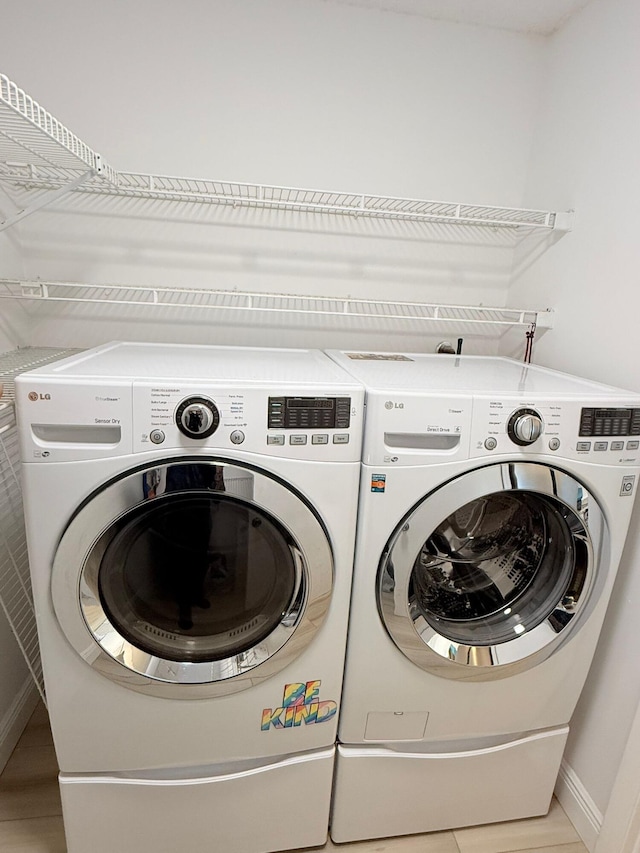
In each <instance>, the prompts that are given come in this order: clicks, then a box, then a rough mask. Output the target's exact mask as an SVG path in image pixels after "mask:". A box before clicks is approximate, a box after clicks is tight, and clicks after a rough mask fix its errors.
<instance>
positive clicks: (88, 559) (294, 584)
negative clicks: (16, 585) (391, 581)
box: [52, 459, 333, 697]
mask: <svg viewBox="0 0 640 853" xmlns="http://www.w3.org/2000/svg"><path fill="white" fill-rule="evenodd" d="M332 585H333V557H332V551H331V546H330V543H329V540H328V538H327V534H326V532H325V529H324V527H323V525H322V523H321V522H320V520H319V519H318V517H317V516H316V514H315V512H314V511H313V510H312V509H311V507H310V506H309V505H308V504H307V503H306V502H305V500H304V499H303V498H302V497H301V496H300V495H299V494H297V493H296V492H295V491H293V489H291V488H290V487H288V486H287V485H286V484H284V483H283V482H281V481H279V480H277V479H276V478H274V477H272V476H271V475H269V474H267V473H265V472H262V471H259V470H256V469H254V468H251V467H249V466H245V465H243V464H240V463H236V462H233V463H231V462H226V461H224V460H218V459H207V460H202V459H198V460H192V461H185V460H181V461H179V462H176V461H171V462H166V463H165V464H156V465H154V466H153V467H145V468H141V469H138V470H135V471H132V472H129V473H127V474H126V476H123V477H121V478H119V479H117V480H115V481H113V482H111V483H110V484H107V485H106V486H105V487H104V488H103V489H101V490H100V491H98V492H97V493H95V494H94V495H93V496H92V497H91V498H90V499H89V500H87V501H86V502H85V503H84V505H83V506H82V507H81V508H80V509H79V510H78V512H77V513H76V515H75V516H74V517H73V519H72V520H71V522H70V524H69V525H68V527H67V529H66V530H65V532H64V535H63V536H62V539H61V541H60V544H59V547H58V550H57V552H56V557H55V561H54V565H53V574H52V594H53V603H54V607H55V611H56V615H57V617H58V620H59V622H60V625H61V627H62V630H63V631H64V633H65V635H66V636H67V638H68V639H69V641H70V643H71V644H72V645H73V647H74V648H75V649H76V651H77V652H78V653H79V654H80V655H82V657H83V658H84V659H85V660H87V661H88V662H89V663H90V664H91V665H92V666H94V667H95V668H96V669H98V670H99V671H100V672H102V673H103V674H104V675H106V676H107V677H108V678H110V679H112V680H114V681H117V682H119V683H121V684H123V685H124V686H126V687H129V688H131V689H133V690H139V691H141V692H145V693H152V694H155V695H161V696H175V697H184V696H185V694H189V695H192V694H193V693H194V692H196V693H197V694H199V695H204V696H213V695H218V694H223V693H230V692H235V691H238V690H243V689H245V688H248V687H250V686H251V685H252V684H254V683H256V681H257V680H259V679H263V678H267V677H269V676H271V675H273V673H275V672H278V671H279V670H281V669H282V668H283V667H285V666H286V665H287V664H288V663H289V662H290V661H291V660H293V658H295V657H296V656H297V655H299V654H300V652H301V651H302V650H303V649H304V648H306V647H307V646H308V645H309V643H311V642H312V641H313V637H314V634H315V632H316V631H317V630H318V628H319V626H320V624H321V623H322V620H323V618H324V615H325V613H326V611H327V609H328V606H329V601H330V597H331V591H332Z"/></svg>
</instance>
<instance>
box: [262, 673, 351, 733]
mask: <svg viewBox="0 0 640 853" xmlns="http://www.w3.org/2000/svg"><path fill="white" fill-rule="evenodd" d="M321 683H322V682H320V681H307V682H296V683H294V684H285V686H284V692H283V694H282V705H281V706H280V707H279V708H265V709H264V710H263V712H262V725H261V726H260V728H261V729H262V731H263V732H268V731H269V729H270V728H271V726H273V728H274V729H291V728H293V727H294V726H301V725H302V723H304V724H305V725H306V726H308V725H310V724H312V723H326V722H327V720H330V719H331V718H332V717H333V716H335V713H336V711H337V710H338V703H337V702H334V701H333V700H332V699H327V700H324V701H322V702H321V701H320V699H319V695H320V684H321Z"/></svg>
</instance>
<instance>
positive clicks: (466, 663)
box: [378, 463, 606, 679]
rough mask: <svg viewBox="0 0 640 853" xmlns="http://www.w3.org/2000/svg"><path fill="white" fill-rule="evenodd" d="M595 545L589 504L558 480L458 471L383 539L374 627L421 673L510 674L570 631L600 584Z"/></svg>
mask: <svg viewBox="0 0 640 853" xmlns="http://www.w3.org/2000/svg"><path fill="white" fill-rule="evenodd" d="M605 536H606V529H605V523H604V517H603V515H602V512H601V510H600V508H599V506H598V504H597V503H596V501H595V500H594V498H593V496H592V495H590V494H589V492H588V491H587V490H586V489H585V488H584V486H583V485H582V484H581V483H579V482H578V481H577V480H576V479H574V478H573V477H571V476H569V475H568V474H566V473H564V472H563V471H560V470H557V469H555V468H550V467H548V466H546V465H540V464H532V463H513V464H502V465H491V466H488V467H486V468H480V469H477V470H475V471H470V472H468V473H466V474H463V475H462V476H460V477H457V478H456V479H454V480H452V481H450V482H449V483H447V484H446V485H444V486H442V487H441V488H439V489H437V490H436V491H435V492H433V493H431V494H430V495H428V496H426V497H425V498H424V499H423V500H422V501H420V502H419V503H418V504H417V505H416V506H415V507H414V508H413V509H412V510H411V512H410V513H409V514H408V515H407V516H406V517H405V518H404V519H403V521H402V522H401V523H400V525H399V526H398V527H397V528H396V530H395V531H394V533H393V535H392V537H391V539H390V540H389V543H388V546H387V548H386V550H385V553H384V554H383V556H382V560H381V563H380V567H379V571H378V601H379V609H380V613H381V616H382V619H383V621H384V624H385V626H386V628H387V630H388V632H389V634H390V635H391V637H392V639H393V640H394V642H395V643H396V645H397V646H398V648H399V649H400V650H401V651H402V652H403V653H404V654H405V655H406V656H407V657H408V658H410V659H411V660H412V661H413V662H414V663H416V664H417V665H418V666H420V667H421V668H423V669H425V670H429V671H434V672H437V673H438V674H439V675H443V676H447V677H450V678H469V677H474V678H480V679H482V678H496V677H502V676H504V675H508V674H513V672H514V670H516V669H526V668H529V667H531V666H534V665H535V664H537V663H538V662H540V661H541V660H543V659H544V658H546V657H548V656H549V655H550V654H551V653H552V652H553V650H554V649H556V648H557V647H558V645H559V644H560V643H561V642H564V641H565V640H566V639H567V638H568V637H569V636H571V635H572V634H573V633H574V632H575V630H576V629H577V628H578V627H579V625H580V624H582V622H583V621H584V618H585V617H586V615H587V613H588V612H589V611H590V609H591V608H592V607H593V604H594V603H595V601H596V600H597V597H598V590H599V589H600V588H601V586H602V585H603V582H604V575H603V572H602V571H596V568H597V567H598V559H597V558H598V556H599V554H600V551H601V548H602V546H603V543H604V537H605ZM601 568H602V567H600V569H601Z"/></svg>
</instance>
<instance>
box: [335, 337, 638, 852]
mask: <svg viewBox="0 0 640 853" xmlns="http://www.w3.org/2000/svg"><path fill="white" fill-rule="evenodd" d="M330 354H331V355H332V357H333V358H334V359H335V360H336V362H337V363H338V364H340V365H341V366H343V367H345V368H347V369H349V370H350V371H351V373H352V375H353V376H354V377H355V378H356V379H358V381H361V382H362V383H363V384H364V386H365V390H366V423H365V437H364V442H363V465H362V481H361V497H360V509H359V521H358V534H357V544H356V559H355V565H354V582H353V591H352V606H351V618H350V629H349V639H348V645H347V664H346V671H345V686H344V692H343V702H342V708H341V717H340V723H339V742H340V743H339V747H338V758H337V767H336V777H335V786H334V800H333V809H332V818H331V835H332V837H333V838H334V840H336V841H350V840H355V839H363V838H370V837H382V836H389V835H401V834H404V833H416V832H429V831H433V830H442V829H448V828H453V827H461V826H465V825H474V824H482V823H490V822H493V821H502V820H511V819H515V818H521V817H527V816H533V815H539V814H544V813H546V811H547V810H548V808H549V804H550V800H551V796H552V793H553V788H554V784H555V780H556V777H557V773H558V770H559V765H560V761H561V758H562V754H563V749H564V746H565V741H566V738H567V734H568V724H569V721H570V718H571V715H572V712H573V710H574V708H575V705H576V702H577V700H578V697H579V695H580V692H581V690H582V687H583V685H584V681H585V679H586V676H587V672H588V670H589V666H590V664H591V661H592V657H593V654H594V650H595V647H596V644H597V642H598V634H599V632H600V629H601V625H602V621H603V618H604V614H605V609H606V607H607V601H608V599H609V596H610V592H611V587H612V584H613V582H614V577H615V573H616V570H617V566H618V561H619V558H620V554H621V551H622V548H623V545H624V541H625V537H626V533H627V527H628V524H629V519H630V515H631V509H632V505H633V499H634V495H635V492H636V490H637V480H638V475H639V466H640V453H639V450H638V448H639V443H640V397H638V396H637V395H636V396H634V395H632V394H631V393H629V392H625V391H621V390H618V389H615V388H609V387H607V386H604V385H598V384H595V383H591V382H587V381H584V380H580V379H578V378H575V377H571V376H567V375H564V374H561V373H557V372H554V371H550V370H545V369H542V368H538V367H533V366H527V365H523V364H519V363H517V362H514V361H511V360H508V359H500V358H488V357H467V356H464V357H457V356H448V355H433V356H429V355H426V356H422V355H413V354H399V355H397V354H383V353H373V354H372V353H351V354H348V353H335V352H333V353H330Z"/></svg>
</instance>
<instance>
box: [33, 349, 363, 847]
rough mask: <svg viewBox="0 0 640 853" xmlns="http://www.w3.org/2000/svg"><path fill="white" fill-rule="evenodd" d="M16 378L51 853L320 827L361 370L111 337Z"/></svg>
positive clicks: (349, 550) (338, 679) (266, 839)
mask: <svg viewBox="0 0 640 853" xmlns="http://www.w3.org/2000/svg"><path fill="white" fill-rule="evenodd" d="M16 386H17V407H18V415H19V425H20V435H21V449H22V458H23V460H24V466H23V469H22V470H23V477H24V493H25V494H24V497H25V511H26V520H27V528H28V542H29V554H30V561H31V570H32V577H33V588H34V596H35V602H36V609H37V621H38V631H39V637H40V644H41V649H42V658H43V667H44V677H45V683H46V691H47V699H48V706H49V713H50V717H51V724H52V729H53V736H54V741H55V746H56V752H57V756H58V760H59V764H60V771H61V772H60V786H61V791H62V803H63V814H64V822H65V830H66V834H67V843H68V849H69V853H87V851H91V853H113V851H114V850H118V851H121V853H175V851H176V850H181V851H184V853H199V851H202V850H213V849H215V850H229V851H231V850H232V851H234V853H245V852H246V853H258V851H260V853H264V851H274V850H284V849H289V848H294V847H306V846H311V845H319V844H323V843H324V842H325V840H326V836H327V825H328V814H329V803H330V791H331V782H332V773H333V767H334V750H335V746H334V744H335V740H336V726H337V708H338V705H339V701H340V694H341V687H342V676H343V663H344V649H345V643H346V633H347V619H348V604H349V594H350V586H351V571H352V562H353V541H354V535H355V521H356V505H357V492H358V485H359V471H360V462H359V460H360V449H361V431H362V402H363V391H362V390H361V387H360V386H359V385H358V383H356V382H355V381H354V380H353V379H352V378H351V377H350V376H348V375H347V374H346V373H345V372H344V371H343V370H342V369H341V368H340V367H338V366H337V365H335V364H334V362H332V361H331V360H330V359H329V358H327V356H325V355H324V354H323V353H321V352H316V351H306V350H278V349H274V350H260V349H251V348H247V349H244V348H217V347H201V346H180V345H175V346H171V345H150V344H131V343H116V344H110V345H106V346H103V347H99V348H97V349H95V350H92V351H88V352H85V353H82V354H80V355H77V356H73V357H71V358H68V359H66V360H64V361H60V362H58V363H56V364H53V365H49V366H46V367H42V368H40V369H37V370H34V371H31V372H30V373H27V374H24V375H22V376H21V377H19V378H18V380H17V383H16Z"/></svg>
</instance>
